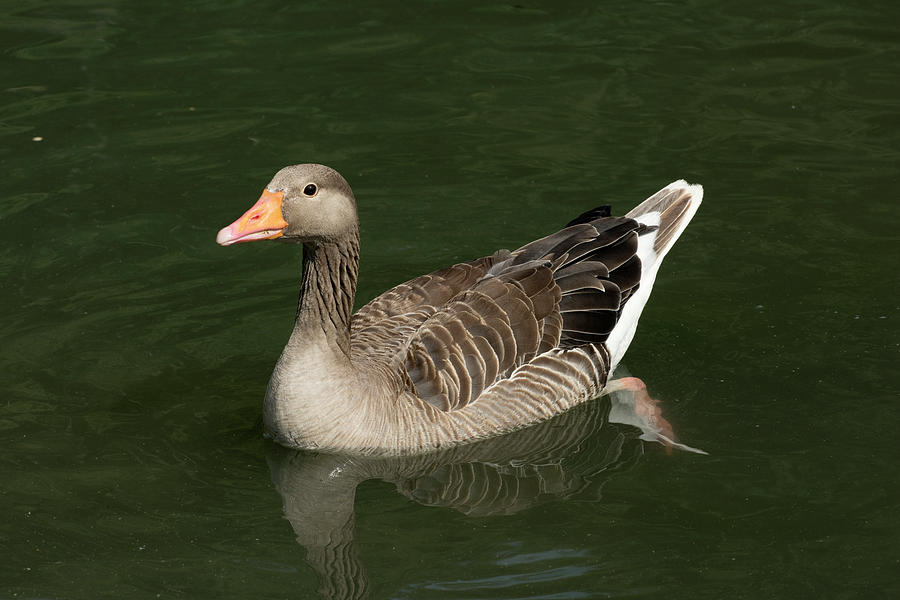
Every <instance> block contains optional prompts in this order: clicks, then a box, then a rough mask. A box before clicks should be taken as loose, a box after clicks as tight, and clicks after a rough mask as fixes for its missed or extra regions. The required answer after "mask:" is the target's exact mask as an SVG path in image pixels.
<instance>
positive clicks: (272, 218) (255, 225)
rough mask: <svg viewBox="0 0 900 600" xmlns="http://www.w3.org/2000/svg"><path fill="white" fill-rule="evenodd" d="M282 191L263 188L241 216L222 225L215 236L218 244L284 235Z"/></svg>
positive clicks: (285, 222)
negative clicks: (225, 225)
mask: <svg viewBox="0 0 900 600" xmlns="http://www.w3.org/2000/svg"><path fill="white" fill-rule="evenodd" d="M282 200H284V192H270V191H269V190H263V193H262V196H260V197H259V200H257V201H256V204H254V205H253V206H252V207H251V208H250V210H248V211H247V212H245V213H244V214H243V215H241V218H240V219H238V220H237V221H235V222H234V223H232V224H231V225H229V226H228V227H223V228H222V230H221V231H219V235H217V236H216V243H217V244H219V245H220V246H230V245H231V244H238V243H240V242H252V241H254V240H271V239H275V238H277V237H281V236H282V235H284V228H285V227H287V226H288V224H287V221H285V220H284V217H282V216H281V201H282Z"/></svg>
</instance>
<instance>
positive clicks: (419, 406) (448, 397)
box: [216, 165, 703, 454]
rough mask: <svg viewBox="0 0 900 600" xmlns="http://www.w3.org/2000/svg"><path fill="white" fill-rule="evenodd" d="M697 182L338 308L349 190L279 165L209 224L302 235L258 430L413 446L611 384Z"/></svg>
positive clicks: (315, 444) (350, 298)
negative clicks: (293, 300)
mask: <svg viewBox="0 0 900 600" xmlns="http://www.w3.org/2000/svg"><path fill="white" fill-rule="evenodd" d="M702 196H703V190H702V188H701V187H700V186H697V185H694V186H691V185H688V184H687V183H685V182H684V181H676V182H674V183H672V184H670V185H669V186H667V187H666V188H664V189H662V190H661V191H659V192H658V193H656V194H654V195H653V196H652V197H651V198H649V199H648V200H646V201H645V202H643V203H642V204H640V205H639V206H638V207H636V208H635V209H633V210H632V211H630V212H629V213H628V214H627V215H626V216H625V217H610V216H609V207H599V208H596V209H594V210H591V211H588V212H586V213H584V214H582V215H580V216H579V217H576V218H575V219H574V220H573V221H571V222H570V223H569V224H568V225H567V226H566V227H565V228H564V229H562V230H561V231H559V232H557V233H554V234H553V235H550V236H547V237H545V238H542V239H540V240H537V241H534V242H531V243H530V244H526V245H525V246H523V247H521V248H519V249H518V250H516V251H514V252H509V251H506V250H503V251H499V252H496V253H494V254H493V255H491V256H487V257H484V258H481V259H478V260H475V261H471V262H467V263H460V264H457V265H454V266H452V267H449V268H447V269H444V270H441V271H436V272H434V273H431V274H430V275H424V276H422V277H419V278H417V279H413V280H412V281H409V282H407V283H405V284H403V285H400V286H398V287H396V288H394V289H392V290H390V291H388V292H386V293H384V294H382V295H381V296H379V297H377V298H376V299H374V300H373V301H371V302H370V303H369V304H367V305H366V306H364V307H363V308H362V309H360V310H359V312H357V313H356V314H355V315H352V316H351V311H352V307H353V302H354V295H355V293H356V278H357V273H358V268H359V225H358V220H357V216H356V202H355V200H354V197H353V192H352V191H351V190H350V186H349V185H348V184H347V182H346V181H345V180H344V178H343V177H341V176H340V175H339V174H338V173H337V172H335V171H333V170H332V169H329V168H328V167H324V166H321V165H296V166H293V167H287V168H284V169H282V170H281V171H279V172H278V173H277V174H276V175H275V177H274V178H273V179H272V181H271V182H270V183H269V185H268V186H266V189H265V191H264V192H263V194H262V197H261V198H260V199H259V201H258V202H257V203H256V204H255V205H254V206H253V207H252V208H251V209H250V210H249V211H247V213H245V214H244V215H243V216H242V217H241V218H240V219H238V220H237V221H235V222H234V223H233V224H231V225H230V226H228V227H226V228H224V229H222V230H221V231H220V232H219V235H218V236H217V238H216V239H217V241H218V242H219V243H220V244H223V245H229V244H234V243H237V242H246V241H252V240H259V239H271V238H280V239H283V240H287V241H293V242H300V243H302V244H303V245H304V250H303V281H302V289H301V293H300V305H299V308H298V311H297V319H296V323H295V326H294V331H293V333H292V335H291V337H290V340H289V341H288V344H287V346H286V347H285V349H284V352H283V353H282V355H281V358H280V359H279V361H278V364H277V365H276V367H275V371H274V373H273V374H272V378H271V380H270V382H269V387H268V390H267V392H266V403H265V411H264V420H265V424H266V429H267V431H268V432H269V433H270V434H271V435H272V437H273V438H274V439H275V440H276V441H278V442H280V443H282V444H284V445H287V446H291V447H298V448H311V449H320V450H330V451H351V452H356V453H363V454H404V453H415V452H422V451H430V450H435V449H439V448H447V447H449V446H452V445H455V444H459V443H462V442H470V441H474V440H478V439H484V438H487V437H490V436H493V435H498V434H501V433H504V432H508V431H511V430H514V429H518V428H521V427H524V426H526V425H528V424H530V423H535V422H538V421H541V420H545V419H548V418H550V417H552V416H554V415H557V414H559V413H561V412H563V411H565V410H568V409H569V408H571V407H573V406H575V405H577V404H579V403H581V402H583V401H585V400H587V399H589V398H593V397H595V396H597V395H599V394H601V393H604V392H608V391H611V390H610V386H609V385H608V384H607V376H608V374H609V373H610V372H612V370H613V369H614V368H615V366H616V365H617V364H618V363H619V361H620V360H621V358H622V355H623V354H624V353H625V350H626V349H627V348H628V345H629V344H630V342H631V338H632V337H633V335H634V331H635V328H636V327H637V322H638V318H639V317H640V313H641V310H642V309H643V307H644V304H645V303H646V302H647V298H648V297H649V294H650V289H651V287H652V286H653V281H654V279H655V277H656V272H657V270H658V268H659V264H660V262H661V261H662V259H663V257H664V256H665V255H666V253H667V252H668V251H669V250H670V249H671V247H672V245H673V244H674V243H675V240H677V239H678V236H679V235H681V233H682V231H684V228H685V227H687V224H688V222H689V221H690V219H691V217H692V216H693V215H694V212H695V211H696V210H697V208H698V207H699V205H700V201H701V198H702ZM634 384H635V382H633V381H627V382H620V383H619V384H618V385H619V386H622V385H634ZM337 398H339V399H340V400H336V399H337Z"/></svg>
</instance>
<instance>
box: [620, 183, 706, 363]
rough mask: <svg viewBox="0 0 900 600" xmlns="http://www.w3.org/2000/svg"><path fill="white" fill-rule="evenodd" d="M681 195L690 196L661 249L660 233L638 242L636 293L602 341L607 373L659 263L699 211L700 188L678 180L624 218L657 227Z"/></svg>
mask: <svg viewBox="0 0 900 600" xmlns="http://www.w3.org/2000/svg"><path fill="white" fill-rule="evenodd" d="M685 195H689V196H690V199H689V201H688V206H687V209H686V210H685V211H684V212H683V213H682V214H681V215H679V216H678V217H677V219H676V220H675V221H674V230H673V231H672V232H671V233H668V234H667V239H666V243H665V245H664V246H662V247H660V248H657V247H656V246H657V244H656V240H657V236H658V235H659V234H660V232H661V229H657V230H655V231H653V232H651V233H647V234H644V235H642V236H640V237H639V238H638V250H637V255H638V258H640V259H641V283H640V286H639V287H638V290H637V291H636V292H635V293H634V294H632V296H631V297H630V298H628V301H627V302H626V303H625V307H624V308H623V309H622V315H621V316H620V317H619V320H618V322H617V323H616V326H615V328H613V330H612V332H611V333H610V334H609V338H608V339H607V340H606V347H607V348H608V349H609V354H610V363H611V365H610V371H612V370H613V369H615V367H616V365H617V364H619V361H620V360H621V359H622V356H624V355H625V351H626V350H627V349H628V346H629V345H630V344H631V340H632V338H634V332H635V331H636V330H637V324H638V319H640V317H641V312H642V311H643V310H644V305H645V304H647V300H648V299H649V298H650V290H651V289H653V282H654V281H655V280H656V273H657V271H658V270H659V265H660V263H661V262H662V259H663V258H664V257H665V256H666V254H667V253H668V252H669V249H671V248H672V246H673V245H674V244H675V241H676V240H677V239H678V238H679V236H681V233H682V232H683V231H684V229H685V227H687V225H688V223H690V221H691V219H692V218H693V216H694V213H696V212H697V209H698V208H699V207H700V202H702V200H703V186H700V185H690V184H688V183H687V182H686V181H685V180H683V179H679V180H678V181H675V182H672V183H670V184H669V185H667V186H666V187H664V188H663V189H661V190H660V191H659V192H657V193H655V194H653V195H652V196H650V197H649V198H647V200H645V201H644V202H642V203H641V204H639V205H638V206H636V207H635V208H633V209H632V210H631V211H629V212H628V214H627V215H625V216H627V217H631V218H632V219H634V220H636V221H638V222H639V223H643V224H645V225H650V226H653V227H659V226H660V225H661V223H660V219H661V217H662V215H663V212H664V211H665V209H666V208H668V207H669V206H670V205H671V204H672V203H673V202H674V200H676V199H679V198H681V197H683V196H685ZM669 197H671V199H669ZM662 225H666V224H662Z"/></svg>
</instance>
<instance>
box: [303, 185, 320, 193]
mask: <svg viewBox="0 0 900 600" xmlns="http://www.w3.org/2000/svg"><path fill="white" fill-rule="evenodd" d="M318 191H319V188H317V187H316V184H314V183H310V184H307V186H306V187H305V188H303V193H304V194H306V195H307V196H315V195H316V192H318Z"/></svg>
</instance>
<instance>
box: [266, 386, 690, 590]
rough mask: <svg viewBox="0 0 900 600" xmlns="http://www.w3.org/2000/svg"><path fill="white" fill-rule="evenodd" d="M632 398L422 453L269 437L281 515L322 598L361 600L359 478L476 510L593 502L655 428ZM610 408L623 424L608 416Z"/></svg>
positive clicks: (617, 396)
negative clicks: (297, 446)
mask: <svg viewBox="0 0 900 600" xmlns="http://www.w3.org/2000/svg"><path fill="white" fill-rule="evenodd" d="M640 402H641V401H640V399H637V400H636V399H635V397H634V396H633V395H632V394H630V393H628V392H624V391H620V392H616V393H613V394H612V395H611V396H610V397H609V400H607V399H605V398H604V399H600V400H595V401H592V402H586V403H584V404H582V405H581V406H578V407H576V408H575V409H573V410H571V411H568V412H566V413H564V414H562V415H560V416H558V417H556V418H554V419H551V420H549V421H544V422H543V423H539V424H537V425H534V426H532V427H529V428H526V429H522V430H519V431H516V432H513V433H510V434H508V435H505V436H502V437H495V438H491V439H489V440H484V441H481V442H477V443H473V444H469V445H462V446H456V447H454V448H450V449H448V450H444V451H442V452H435V453H430V454H424V455H414V456H397V457H364V456H359V455H353V456H351V455H346V454H313V453H308V452H305V451H296V450H290V449H287V448H283V447H280V446H276V445H274V444H272V445H270V446H269V452H268V456H267V458H268V461H269V467H270V469H271V473H272V479H273V481H274V483H275V487H276V488H277V489H278V492H279V493H280V494H281V497H282V499H283V502H284V512H285V516H286V517H287V518H288V520H289V521H290V523H291V526H292V527H293V528H294V531H295V533H296V534H297V541H298V542H299V543H300V544H301V545H303V546H304V547H305V548H306V549H307V560H308V561H309V563H310V564H311V565H312V566H313V568H314V569H315V570H316V571H317V573H318V574H319V576H320V578H321V580H322V587H321V589H320V592H321V593H322V595H323V597H325V598H329V599H332V598H341V599H343V598H347V599H349V598H354V599H355V598H364V597H366V595H367V593H368V592H367V591H368V577H367V576H366V574H365V570H364V568H363V566H362V563H361V562H360V560H359V556H358V554H357V550H356V547H355V545H354V543H353V540H354V506H353V505H354V498H355V494H356V488H357V486H358V485H359V484H360V483H361V482H363V481H365V480H368V479H380V480H383V481H387V482H391V483H393V484H394V485H396V486H397V490H398V491H399V492H400V493H402V494H404V495H406V496H408V497H410V498H411V499H413V500H415V501H416V502H419V503H421V504H425V505H429V506H442V507H446V508H453V509H455V510H458V511H461V512H463V513H466V514H470V515H478V516H485V515H497V514H510V513H515V512H518V511H521V510H523V509H526V508H528V507H531V506H534V505H536V504H539V503H541V502H546V501H551V500H559V499H566V498H584V499H595V500H596V499H599V498H600V491H601V488H602V487H603V484H604V483H605V482H606V481H607V480H608V479H609V478H610V477H611V476H612V474H613V473H616V472H618V471H621V470H623V469H625V468H628V467H630V466H631V465H633V464H634V463H635V462H636V461H637V460H638V459H639V458H640V457H641V455H642V454H643V444H642V442H641V438H648V439H653V438H654V436H657V435H658V433H659V429H660V425H659V419H660V417H659V415H658V412H656V413H655V414H654V411H648V410H646V407H639V408H638V409H637V410H636V409H635V407H636V406H637V405H638V404H639V403H640ZM611 409H612V410H611ZM610 415H618V417H617V418H619V419H620V422H625V423H627V424H625V425H622V424H618V423H614V422H611V421H610V420H609V417H610ZM678 447H681V448H684V449H687V450H693V449H691V448H688V447H686V446H680V445H678Z"/></svg>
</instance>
